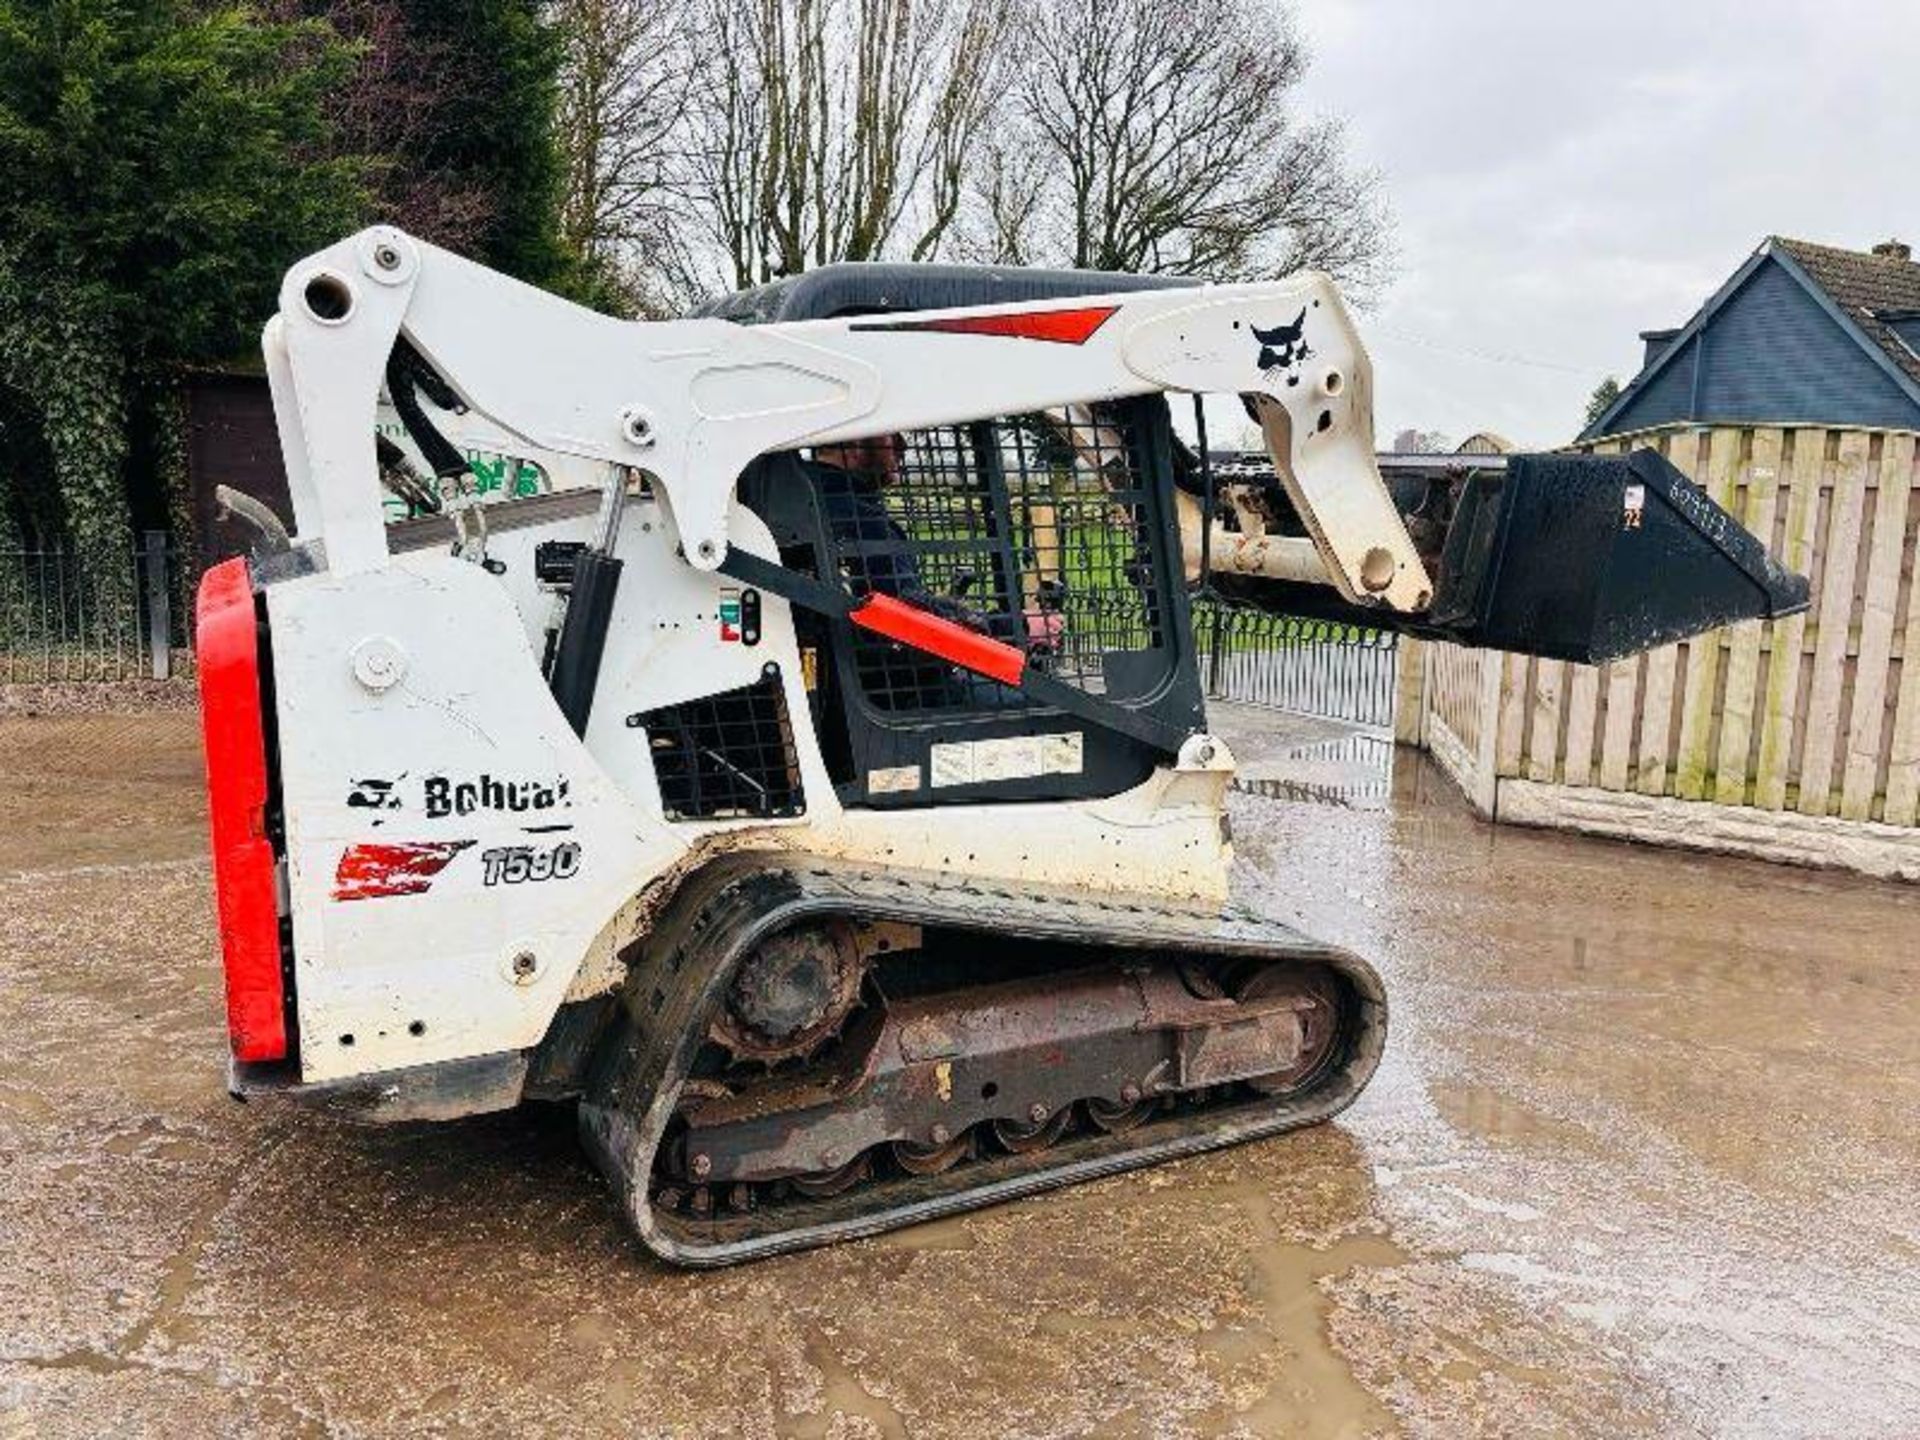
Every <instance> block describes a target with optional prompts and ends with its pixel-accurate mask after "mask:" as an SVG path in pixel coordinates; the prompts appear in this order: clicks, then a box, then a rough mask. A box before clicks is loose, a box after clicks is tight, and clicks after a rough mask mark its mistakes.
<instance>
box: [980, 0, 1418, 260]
mask: <svg viewBox="0 0 1920 1440" xmlns="http://www.w3.org/2000/svg"><path fill="white" fill-rule="evenodd" d="M1018 27H1019V29H1020V30H1021V31H1022V32H1024V33H1023V36H1022V47H1023V49H1025V50H1026V51H1028V52H1029V53H1031V54H1033V55H1035V56H1040V57H1044V61H1045V63H1040V64H1030V65H1024V66H1022V68H1021V71H1020V75H1019V79H1018V80H1017V82H1016V83H1015V84H1014V86H1013V89H1012V94H1011V101H1012V103H1011V105H1010V106H1009V107H1008V113H1007V115H1006V116H1005V119H1004V121H1003V123H1002V125H1001V126H1000V127H999V130H998V133H997V134H996V135H995V136H994V139H993V155H992V158H991V159H990V161H989V163H987V164H986V165H984V166H983V167H982V171H981V173H982V177H983V178H982V182H981V184H980V186H979V187H978V190H979V192H980V193H979V194H978V197H977V198H978V200H979V202H980V207H979V214H978V216H977V217H976V224H975V228H974V237H973V238H974V249H975V250H976V252H978V253H982V254H984V255H985V256H987V257H988V258H993V259H1003V260H1027V259H1032V258H1042V259H1049V260H1053V261H1056V262H1066V263H1070V264H1074V265H1079V266H1089V267H1093V268H1096V269H1112V270H1151V271H1163V272H1171V273H1176V274H1204V275H1211V276H1215V277H1218V278H1223V279H1225V278H1260V277H1267V276H1273V275H1279V274H1285V273H1287V272H1290V271H1293V270H1297V269H1301V268H1308V267H1311V268H1316V269H1322V270H1328V271H1331V272H1332V273H1333V274H1335V275H1336V276H1338V277H1339V278H1340V279H1341V280H1342V281H1343V282H1344V283H1346V284H1347V285H1348V286H1350V287H1354V288H1358V289H1360V290H1362V291H1364V290H1365V289H1366V288H1367V287H1368V286H1370V285H1372V284H1374V283H1377V282H1378V281H1379V280H1381V279H1382V278H1384V275H1383V272H1384V269H1385V264H1386V260H1387V254H1388V244H1389V225H1388V222H1387V219H1386V216H1385V210H1384V206H1383V204H1382V200H1381V196H1380V187H1379V182H1378V179H1377V178H1376V177H1375V176H1373V175H1372V174H1369V173H1367V172H1364V171H1358V170H1355V169H1353V168H1352V167H1350V166H1349V165H1348V164H1347V162H1346V160H1345V157H1344V154H1343V145H1342V137H1341V132H1340V128H1339V126H1338V125H1337V124H1336V123H1334V122H1331V121H1325V120H1303V119H1301V118H1299V117H1298V116H1297V115H1296V113H1295V103H1294V102H1295V94H1294V92H1295V90H1296V87H1297V86H1298V84H1299V81H1300V78H1301V76H1302V75H1303V74H1304V73H1305V70H1306V66H1307V54H1306V50H1305V47H1304V46H1303V45H1302V44H1301V42H1300V41H1299V39H1298V38H1297V36H1296V35H1295V34H1294V32H1293V29H1292V27H1291V25H1290V24H1289V23H1288V21H1287V19H1286V16H1285V12H1284V11H1281V10H1279V9H1278V8H1276V7H1275V6H1273V5H1271V4H1265V3H1259V0H1025V4H1024V6H1023V9H1022V11H1021V13H1020V16H1019V20H1018Z"/></svg>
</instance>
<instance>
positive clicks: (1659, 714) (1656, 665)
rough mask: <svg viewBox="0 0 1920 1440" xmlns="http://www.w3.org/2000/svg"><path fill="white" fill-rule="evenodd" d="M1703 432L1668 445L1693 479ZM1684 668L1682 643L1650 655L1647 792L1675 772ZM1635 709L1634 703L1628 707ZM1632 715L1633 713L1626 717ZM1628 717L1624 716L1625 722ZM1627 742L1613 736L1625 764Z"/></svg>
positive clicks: (1644, 740) (1645, 709)
mask: <svg viewBox="0 0 1920 1440" xmlns="http://www.w3.org/2000/svg"><path fill="white" fill-rule="evenodd" d="M1703 438H1704V437H1703V436H1702V435H1701V434H1700V433H1699V432H1697V431H1686V432H1683V433H1682V434H1679V435H1676V436H1674V437H1673V439H1672V441H1671V442H1670V443H1669V444H1668V447H1667V459H1668V460H1670V461H1671V462H1672V463H1673V468H1674V469H1676V470H1678V471H1679V472H1680V473H1681V474H1682V475H1684V476H1686V477H1687V478H1688V479H1689V480H1691V479H1693V478H1694V476H1695V474H1696V472H1697V471H1698V468H1699V456H1700V445H1701V442H1702V440H1703ZM1679 669H1680V647H1679V646H1678V645H1662V646H1661V647H1660V648H1659V649H1658V650H1654V651H1652V652H1650V653H1649V654H1648V656H1647V666H1646V670H1647V674H1646V684H1645V686H1644V687H1643V688H1642V690H1641V693H1640V694H1639V696H1638V697H1637V698H1638V700H1639V702H1640V713H1639V729H1640V774H1639V777H1638V784H1637V786H1636V788H1637V789H1638V790H1639V791H1640V792H1641V793H1642V794H1644V795H1664V794H1666V793H1667V780H1668V777H1669V776H1670V775H1671V773H1672V768H1673V767H1672V759H1673V757H1672V756H1671V755H1670V754H1669V753H1668V752H1669V750H1670V749H1671V748H1672V741H1671V738H1670V736H1669V731H1670V729H1671V727H1672V717H1673V682H1674V676H1675V675H1676V674H1677V673H1678V672H1679ZM1628 709H1629V711H1631V709H1632V706H1629V707H1628ZM1607 717H1608V722H1609V723H1608V727H1607V728H1608V734H1609V736H1610V737H1611V736H1612V735H1613V733H1614V731H1613V725H1612V720H1613V707H1612V703H1611V701H1609V703H1608V707H1607ZM1626 718H1630V717H1626ZM1622 723H1625V720H1624V718H1623V722H1622ZM1625 748H1626V747H1625V746H1624V745H1619V746H1616V744H1615V742H1614V741H1613V740H1612V739H1611V738H1610V739H1609V741H1608V744H1607V753H1608V754H1609V755H1611V756H1613V757H1614V758H1615V760H1616V762H1617V763H1618V764H1619V765H1620V766H1621V767H1623V768H1624V766H1625V765H1626V760H1625V759H1624V757H1623V756H1622V755H1620V754H1619V753H1618V752H1619V751H1624V750H1625Z"/></svg>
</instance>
